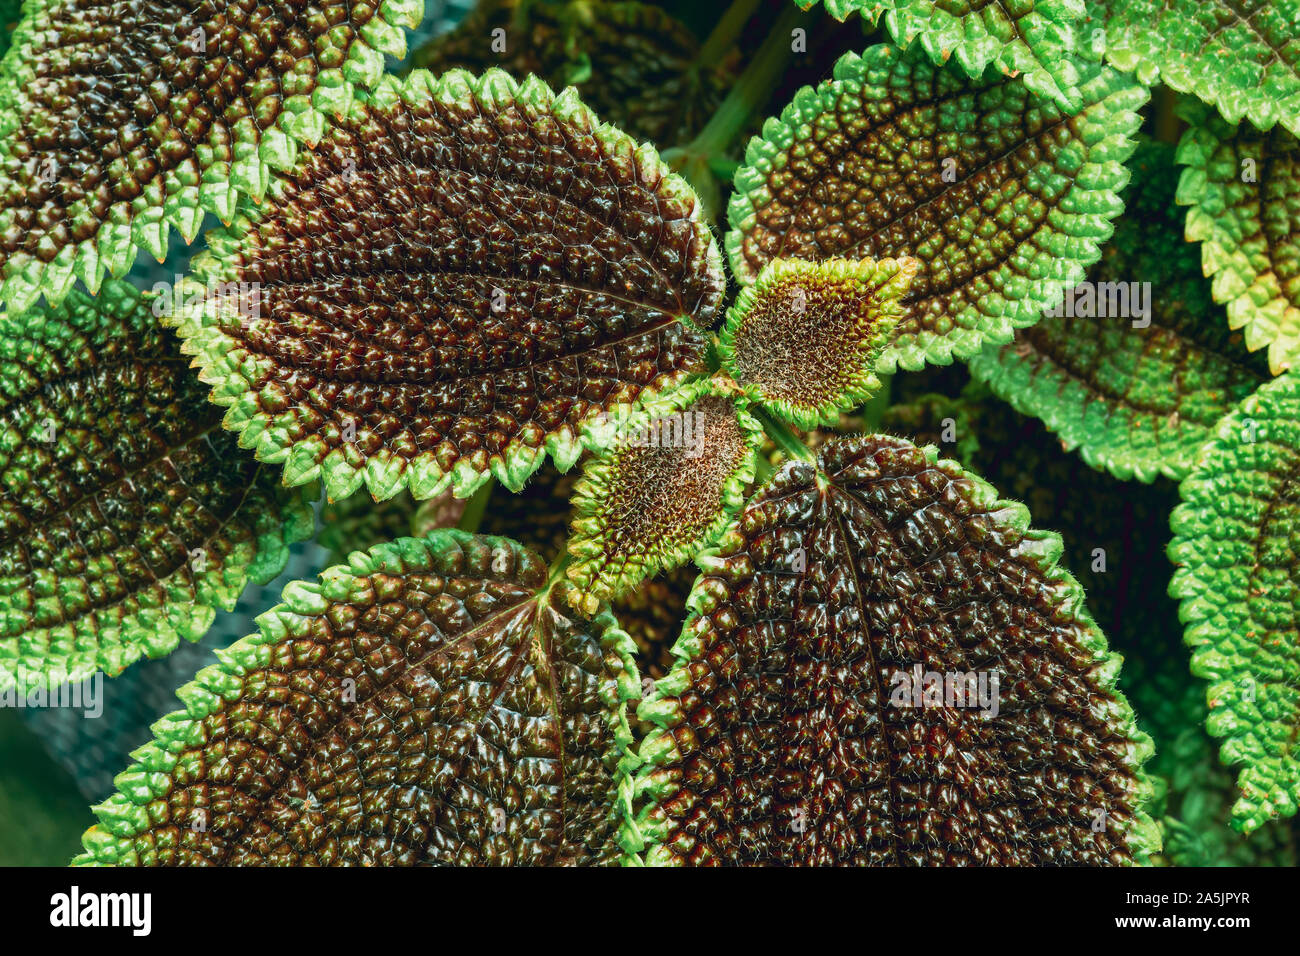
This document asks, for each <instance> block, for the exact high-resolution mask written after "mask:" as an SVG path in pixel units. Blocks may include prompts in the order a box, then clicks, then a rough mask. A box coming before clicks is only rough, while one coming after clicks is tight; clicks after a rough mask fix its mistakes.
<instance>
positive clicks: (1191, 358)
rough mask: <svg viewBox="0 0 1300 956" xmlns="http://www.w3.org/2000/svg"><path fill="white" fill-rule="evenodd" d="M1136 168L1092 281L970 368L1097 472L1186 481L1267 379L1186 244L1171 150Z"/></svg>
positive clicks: (1145, 154)
mask: <svg viewBox="0 0 1300 956" xmlns="http://www.w3.org/2000/svg"><path fill="white" fill-rule="evenodd" d="M1129 166H1130V169H1132V170H1133V171H1134V173H1135V176H1134V179H1133V181H1132V182H1131V183H1130V184H1129V186H1128V188H1127V189H1126V190H1125V192H1124V200H1125V204H1126V205H1125V212H1124V215H1123V216H1122V217H1121V218H1120V220H1119V223H1118V224H1117V226H1116V228H1115V235H1114V237H1113V238H1112V239H1111V241H1110V242H1109V243H1107V245H1106V248H1105V250H1104V251H1103V253H1102V258H1101V261H1100V262H1098V263H1097V264H1096V265H1095V266H1093V268H1092V269H1090V270H1089V272H1088V278H1087V279H1086V280H1085V281H1084V283H1082V284H1081V285H1080V286H1078V287H1076V288H1075V289H1074V290H1072V291H1070V292H1068V293H1067V294H1066V298H1065V300H1064V301H1063V302H1062V303H1058V308H1056V309H1054V310H1052V312H1049V313H1048V314H1047V315H1045V316H1044V317H1043V319H1042V321H1040V322H1039V323H1038V324H1037V325H1034V326H1032V327H1031V328H1028V329H1024V330H1022V331H1020V332H1018V333H1016V339H1015V341H1014V342H1013V343H1011V344H1010V345H1004V346H987V347H986V348H985V349H984V351H983V352H982V353H981V354H979V355H976V356H975V357H974V358H972V359H971V360H970V369H971V373H972V374H973V375H975V377H976V378H979V379H983V380H984V381H987V382H988V383H989V384H990V385H991V386H992V388H993V390H994V391H995V392H997V393H998V394H999V395H1000V396H1002V397H1003V398H1004V399H1006V400H1007V401H1009V402H1011V404H1012V405H1014V406H1015V407H1016V408H1017V409H1019V410H1020V411H1022V412H1024V413H1026V414H1029V415H1035V416H1037V417H1039V418H1041V419H1042V420H1043V421H1044V422H1045V423H1046V424H1047V426H1048V427H1049V428H1051V429H1052V430H1053V431H1055V432H1056V433H1057V434H1059V435H1060V437H1061V441H1062V443H1063V444H1064V445H1065V447H1066V449H1067V450H1073V449H1075V448H1078V449H1079V453H1080V454H1081V455H1082V456H1083V459H1084V461H1086V462H1087V463H1088V464H1090V465H1092V466H1093V467H1094V468H1104V469H1106V470H1108V471H1110V472H1111V473H1112V474H1114V475H1115V476H1116V477H1119V478H1124V479H1128V478H1134V477H1136V478H1137V479H1138V480H1140V481H1147V482H1149V481H1151V480H1153V479H1154V478H1155V476H1156V475H1164V476H1166V477H1169V478H1174V479H1180V478H1184V477H1186V475H1187V473H1188V471H1189V470H1190V469H1191V467H1192V462H1193V461H1194V460H1195V457H1196V453H1197V451H1198V450H1199V449H1200V447H1201V445H1203V444H1204V443H1205V442H1206V441H1207V440H1208V439H1209V438H1210V436H1211V434H1212V432H1213V428H1214V425H1215V424H1216V423H1217V422H1218V420H1219V419H1220V418H1221V417H1222V416H1223V415H1225V414H1226V413H1227V412H1228V411H1230V410H1231V409H1232V408H1233V407H1235V406H1236V405H1237V403H1238V402H1240V401H1241V400H1242V399H1243V398H1245V397H1246V396H1247V395H1249V394H1250V393H1251V392H1252V391H1253V390H1254V389H1255V388H1256V386H1258V385H1259V384H1260V383H1261V382H1262V381H1263V380H1264V378H1265V377H1266V375H1265V370H1264V369H1261V368H1256V367H1255V366H1256V365H1257V364H1258V363H1256V362H1253V361H1252V360H1251V359H1250V357H1249V356H1248V355H1247V353H1246V350H1245V348H1244V346H1243V345H1242V344H1241V342H1240V337H1239V336H1232V334H1231V333H1230V331H1229V329H1228V325H1227V322H1226V320H1225V318H1224V316H1223V313H1222V310H1221V309H1220V308H1217V307H1216V306H1215V305H1214V303H1213V301H1212V300H1211V297H1210V288H1209V284H1208V283H1207V282H1206V281H1205V280H1204V278H1203V276H1202V274H1201V267H1200V256H1199V254H1198V252H1197V250H1196V247H1195V246H1194V245H1191V244H1189V243H1187V242H1184V241H1183V238H1182V219H1183V217H1182V210H1181V209H1179V208H1178V207H1176V206H1175V205H1174V184H1175V183H1176V181H1177V176H1176V174H1175V167H1174V164H1173V149H1172V148H1171V147H1169V146H1166V145H1165V144H1163V143H1149V144H1144V145H1143V146H1142V147H1141V148H1140V149H1139V151H1138V153H1137V154H1136V155H1135V156H1134V157H1133V159H1132V160H1131V161H1130V163H1129ZM1053 313H1055V314H1053ZM1234 339H1235V340H1236V341H1234Z"/></svg>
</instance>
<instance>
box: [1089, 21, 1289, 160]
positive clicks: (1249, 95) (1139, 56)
mask: <svg viewBox="0 0 1300 956" xmlns="http://www.w3.org/2000/svg"><path fill="white" fill-rule="evenodd" d="M1107 9H1108V11H1109V14H1110V16H1109V18H1108V19H1107V20H1106V58H1107V60H1108V61H1109V62H1110V63H1111V64H1113V65H1114V66H1116V67H1118V68H1119V69H1121V70H1133V71H1136V73H1137V76H1138V78H1139V79H1140V80H1141V81H1142V82H1143V83H1146V84H1148V85H1151V84H1153V83H1155V82H1156V81H1157V80H1160V81H1162V82H1163V83H1165V85H1167V86H1170V87H1172V88H1173V89H1175V90H1178V91H1179V92H1180V93H1191V94H1193V95H1195V96H1197V97H1199V98H1200V99H1202V100H1204V101H1205V102H1206V103H1209V104H1211V105H1212V106H1215V107H1217V108H1218V110H1219V112H1220V113H1222V114H1223V116H1224V118H1225V119H1227V120H1228V122H1230V123H1231V124H1232V125H1234V126H1235V125H1236V124H1237V123H1239V122H1240V121H1241V119H1242V117H1245V118H1246V119H1248V120H1250V122H1251V123H1253V124H1254V125H1255V126H1257V127H1259V128H1260V129H1263V130H1267V129H1271V128H1272V127H1273V125H1274V124H1276V123H1281V124H1282V126H1284V127H1285V128H1286V129H1289V130H1290V131H1291V132H1292V133H1296V134H1297V135H1300V42H1297V40H1300V0H1107Z"/></svg>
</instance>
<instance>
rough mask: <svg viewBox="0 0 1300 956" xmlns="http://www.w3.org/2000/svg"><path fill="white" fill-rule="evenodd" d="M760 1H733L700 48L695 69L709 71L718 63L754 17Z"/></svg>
mask: <svg viewBox="0 0 1300 956" xmlns="http://www.w3.org/2000/svg"><path fill="white" fill-rule="evenodd" d="M761 2H762V0H733V2H732V4H731V6H729V7H728V8H727V12H726V13H724V14H723V15H722V19H720V20H719V21H718V22H717V24H716V25H714V27H713V32H712V33H710V34H709V38H708V39H707V40H705V41H704V46H702V47H700V52H699V55H698V56H696V58H695V68H696V69H697V70H698V69H703V70H707V69H711V68H712V67H714V66H716V65H717V63H718V61H719V60H721V59H722V57H723V56H724V55H725V54H726V53H727V51H728V50H730V49H731V48H732V47H733V46H735V43H736V38H737V37H738V36H740V31H741V30H743V29H744V28H745V24H746V23H748V22H749V18H750V17H752V16H753V15H754V11H755V10H757V9H758V5H759V3H761Z"/></svg>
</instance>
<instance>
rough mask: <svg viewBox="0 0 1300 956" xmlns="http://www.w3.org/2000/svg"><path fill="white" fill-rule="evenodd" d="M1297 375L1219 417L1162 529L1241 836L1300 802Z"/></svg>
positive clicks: (1299, 381) (1264, 388) (1172, 586)
mask: <svg viewBox="0 0 1300 956" xmlns="http://www.w3.org/2000/svg"><path fill="white" fill-rule="evenodd" d="M1298 474H1300V379H1297V378H1296V377H1295V375H1294V374H1293V373H1287V374H1286V375H1283V376H1281V377H1280V378H1278V379H1275V380H1274V381H1272V382H1269V383H1268V384H1266V385H1263V386H1261V387H1260V389H1259V390H1258V391H1257V392H1255V394H1253V395H1251V396H1250V397H1249V398H1247V399H1246V400H1245V401H1244V402H1242V404H1241V406H1240V407H1239V408H1238V409H1236V410H1235V411H1234V412H1233V413H1232V414H1231V415H1228V416H1226V417H1225V418H1224V419H1223V421H1222V422H1221V423H1220V424H1219V428H1218V429H1217V434H1216V435H1215V437H1214V439H1213V440H1212V441H1210V442H1209V443H1208V444H1207V445H1206V446H1205V448H1204V450H1203V451H1202V454H1201V457H1200V459H1199V460H1198V461H1197V464H1196V467H1195V469H1194V470H1193V471H1192V474H1191V475H1190V476H1189V477H1188V478H1186V479H1185V480H1184V481H1183V483H1182V485H1181V486H1180V489H1179V491H1180V494H1181V496H1182V504H1180V505H1179V506H1178V509H1177V510H1176V511H1175V512H1174V514H1173V517H1172V519H1171V520H1170V524H1171V526H1172V527H1173V530H1174V540H1173V542H1172V543H1171V544H1170V546H1169V556H1170V558H1171V559H1172V560H1173V561H1174V562H1175V564H1177V565H1178V570H1177V571H1176V572H1175V574H1174V577H1173V580H1172V581H1171V582H1170V586H1169V593H1170V594H1171V595H1173V596H1174V597H1176V598H1179V599H1180V600H1181V606H1180V617H1181V618H1182V621H1183V624H1184V625H1185V627H1186V641H1187V644H1188V646H1190V647H1191V648H1192V649H1193V654H1192V672H1193V673H1194V674H1196V675H1197V676H1198V677H1203V678H1205V679H1206V680H1208V681H1210V688H1209V694H1208V700H1209V706H1210V716H1209V719H1208V721H1207V725H1206V726H1207V728H1208V729H1209V731H1210V733H1211V734H1213V735H1214V736H1216V737H1223V738H1224V743H1223V748H1222V751H1221V755H1222V757H1223V760H1224V762H1225V763H1227V764H1229V765H1236V764H1240V765H1241V770H1240V772H1239V773H1238V777H1237V786H1238V790H1239V795H1238V799H1237V802H1236V803H1235V804H1234V806H1233V809H1232V815H1233V823H1234V825H1236V826H1237V827H1238V828H1240V829H1241V830H1243V831H1245V832H1250V831H1252V830H1254V829H1255V828H1256V827H1258V826H1259V825H1260V824H1262V823H1263V822H1265V821H1266V820H1268V819H1270V818H1272V817H1275V816H1293V815H1294V814H1295V812H1296V805H1297V801H1300V759H1298V754H1297V746H1296V741H1297V738H1300V573H1297V572H1298V567H1297V564H1298V559H1297V555H1300V482H1297V475H1298Z"/></svg>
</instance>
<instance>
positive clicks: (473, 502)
mask: <svg viewBox="0 0 1300 956" xmlns="http://www.w3.org/2000/svg"><path fill="white" fill-rule="evenodd" d="M495 487H496V480H495V479H489V480H488V481H487V482H485V483H484V484H483V487H481V488H479V490H478V491H476V492H474V494H473V496H472V497H471V498H470V499H469V502H468V503H467V504H466V505H465V510H464V511H462V512H461V513H460V521H458V522H456V527H457V528H459V529H460V530H461V531H466V532H468V533H470V534H475V533H476V532H477V531H478V529H479V526H480V525H481V524H482V523H483V515H485V514H486V513H487V503H488V499H489V498H491V497H492V489H493V488H495Z"/></svg>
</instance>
